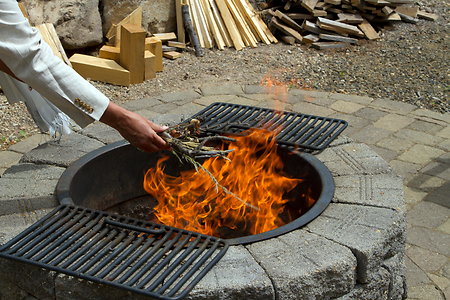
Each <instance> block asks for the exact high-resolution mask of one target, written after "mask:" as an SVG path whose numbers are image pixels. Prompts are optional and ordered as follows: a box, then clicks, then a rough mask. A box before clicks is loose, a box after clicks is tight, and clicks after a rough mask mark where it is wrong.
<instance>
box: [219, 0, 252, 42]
mask: <svg viewBox="0 0 450 300" xmlns="http://www.w3.org/2000/svg"><path fill="white" fill-rule="evenodd" d="M226 3H227V6H228V8H229V10H230V12H231V14H232V15H233V18H234V21H235V23H236V25H237V27H238V29H239V33H240V34H241V36H242V37H243V39H244V40H245V41H247V44H246V46H251V47H253V48H255V47H257V46H258V45H257V43H258V41H257V40H256V37H255V36H254V35H253V33H252V31H251V29H250V27H249V26H248V25H247V22H246V21H245V18H244V17H243V16H242V14H241V12H240V11H239V10H238V8H237V7H236V5H235V2H234V0H228V1H226Z"/></svg>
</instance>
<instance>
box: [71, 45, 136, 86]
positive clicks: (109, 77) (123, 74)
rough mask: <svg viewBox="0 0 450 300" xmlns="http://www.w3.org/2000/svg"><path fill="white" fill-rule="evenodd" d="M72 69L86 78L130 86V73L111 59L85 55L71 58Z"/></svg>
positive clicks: (76, 55)
mask: <svg viewBox="0 0 450 300" xmlns="http://www.w3.org/2000/svg"><path fill="white" fill-rule="evenodd" d="M70 62H71V63H72V67H73V69H74V70H75V71H77V73H78V74H80V75H81V76H83V77H84V78H89V79H92V80H96V81H102V82H106V83H111V84H116V85H125V86H127V85H130V72H129V71H128V70H126V69H125V68H123V67H121V66H120V65H119V64H118V63H116V62H115V61H113V60H111V59H105V58H99V57H94V56H90V55H84V54H78V53H77V54H74V55H73V56H72V57H71V58H70Z"/></svg>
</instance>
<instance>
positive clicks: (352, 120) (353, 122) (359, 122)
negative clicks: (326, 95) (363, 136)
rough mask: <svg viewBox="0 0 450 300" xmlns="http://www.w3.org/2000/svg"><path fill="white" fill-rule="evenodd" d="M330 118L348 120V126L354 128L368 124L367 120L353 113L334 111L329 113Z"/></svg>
mask: <svg viewBox="0 0 450 300" xmlns="http://www.w3.org/2000/svg"><path fill="white" fill-rule="evenodd" d="M329 117H330V118H335V119H341V120H345V121H347V122H348V124H349V126H352V127H355V128H363V127H365V126H367V125H369V123H370V122H369V121H368V120H366V119H363V118H360V117H355V116H354V115H349V114H344V113H334V114H332V115H329Z"/></svg>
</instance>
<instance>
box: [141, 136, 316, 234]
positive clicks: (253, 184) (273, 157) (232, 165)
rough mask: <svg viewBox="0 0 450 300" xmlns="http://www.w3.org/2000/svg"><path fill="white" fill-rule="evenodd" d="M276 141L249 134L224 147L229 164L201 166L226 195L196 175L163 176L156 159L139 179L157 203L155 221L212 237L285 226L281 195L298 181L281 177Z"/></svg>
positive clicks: (202, 175) (191, 172) (201, 173)
mask: <svg viewBox="0 0 450 300" xmlns="http://www.w3.org/2000/svg"><path fill="white" fill-rule="evenodd" d="M275 135H276V132H269V131H265V130H261V129H259V130H256V129H253V130H249V131H248V132H247V134H246V135H244V136H239V137H237V138H236V142H231V143H230V144H229V148H233V149H235V151H233V152H231V153H230V154H229V156H228V157H229V159H230V160H225V159H220V158H219V159H218V158H211V159H208V160H206V161H205V162H204V163H203V167H204V168H206V169H207V170H208V171H209V172H210V173H211V174H212V175H213V176H214V177H215V178H216V179H217V181H218V183H219V184H220V185H221V186H223V187H224V188H225V191H224V189H221V188H218V186H217V183H215V182H214V181H213V180H212V178H211V177H210V176H209V175H208V174H207V173H206V172H204V171H202V170H201V169H199V170H197V171H196V170H188V171H182V172H181V173H180V175H179V176H172V175H168V174H165V173H164V168H165V167H164V162H165V161H166V160H167V159H168V157H165V158H162V159H160V160H159V161H158V162H157V164H156V167H155V168H151V169H149V170H148V171H147V173H146V175H145V177H144V189H145V190H146V191H147V192H148V193H149V194H151V195H152V196H153V197H155V198H156V200H157V202H158V204H157V205H156V206H155V207H154V215H155V217H156V218H157V221H158V222H160V223H162V224H165V225H169V226H173V227H177V228H183V229H187V230H192V231H196V232H200V233H203V234H208V235H214V236H222V235H223V233H224V232H229V231H230V230H232V231H239V232H240V233H242V235H249V234H258V233H262V232H266V231H269V230H272V229H275V228H277V227H280V226H282V225H284V224H286V223H288V222H290V221H291V220H290V218H289V217H286V214H288V213H287V212H286V211H285V204H286V203H287V202H288V201H289V199H288V197H287V196H286V194H287V193H288V192H289V191H292V190H293V189H294V188H295V187H296V186H297V185H298V184H299V183H300V182H302V179H298V178H289V177H287V175H286V174H285V172H283V161H282V159H281V158H280V157H279V156H278V154H277V145H276V142H275V138H274V137H275ZM227 190H228V191H229V192H227ZM304 199H306V200H305V201H306V202H307V203H306V204H305V205H304V206H303V207H307V208H309V207H311V206H312V205H313V204H314V201H315V200H314V199H312V198H311V197H305V198H304ZM282 215H284V217H281V216H282Z"/></svg>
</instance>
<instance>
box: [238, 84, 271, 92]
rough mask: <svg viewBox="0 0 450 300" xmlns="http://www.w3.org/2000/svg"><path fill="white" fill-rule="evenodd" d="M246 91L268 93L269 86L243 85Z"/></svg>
mask: <svg viewBox="0 0 450 300" xmlns="http://www.w3.org/2000/svg"><path fill="white" fill-rule="evenodd" d="M242 89H243V91H244V93H246V94H266V93H267V88H266V87H265V86H263V85H258V84H253V85H244V86H243V87H242Z"/></svg>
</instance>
